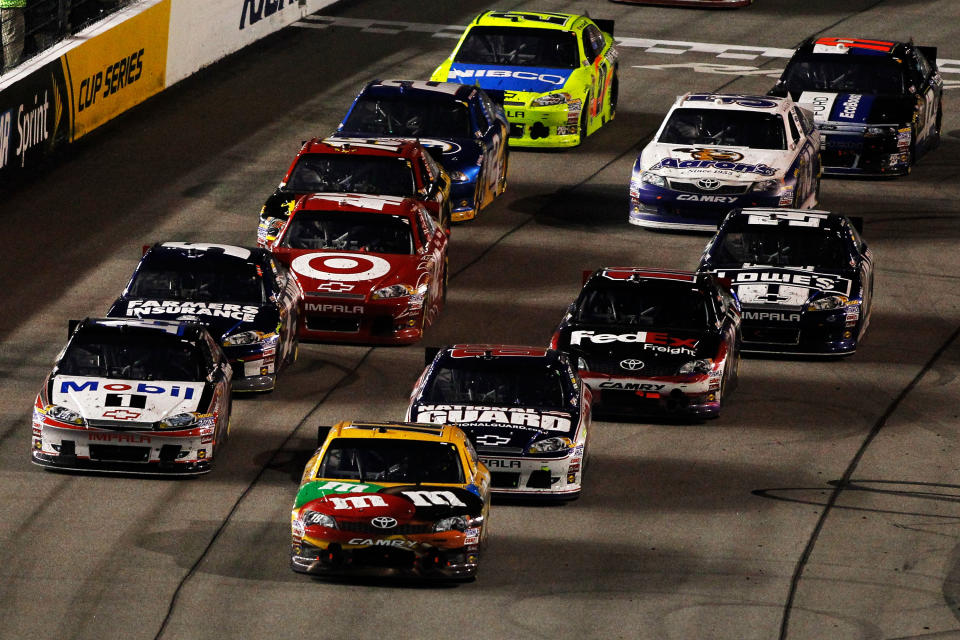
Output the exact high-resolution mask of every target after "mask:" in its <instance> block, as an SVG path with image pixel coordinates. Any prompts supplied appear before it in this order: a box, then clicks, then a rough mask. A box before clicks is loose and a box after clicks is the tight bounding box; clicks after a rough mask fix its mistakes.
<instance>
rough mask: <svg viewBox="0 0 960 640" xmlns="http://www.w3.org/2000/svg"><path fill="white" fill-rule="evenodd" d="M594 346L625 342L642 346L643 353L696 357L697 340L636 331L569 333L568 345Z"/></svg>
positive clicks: (578, 331) (656, 332)
mask: <svg viewBox="0 0 960 640" xmlns="http://www.w3.org/2000/svg"><path fill="white" fill-rule="evenodd" d="M584 340H586V341H588V342H591V343H594V344H611V343H614V342H625V343H632V344H643V350H644V351H652V352H654V353H667V354H674V355H676V354H680V353H682V354H686V355H691V356H692V355H696V349H697V345H698V344H699V342H700V341H699V340H697V339H696V338H677V337H675V336H670V335H667V334H666V333H664V332H659V331H637V332H636V333H620V334H618V333H596V332H595V331H583V330H576V331H573V332H571V333H570V344H571V345H574V344H576V345H579V344H583V341H584Z"/></svg>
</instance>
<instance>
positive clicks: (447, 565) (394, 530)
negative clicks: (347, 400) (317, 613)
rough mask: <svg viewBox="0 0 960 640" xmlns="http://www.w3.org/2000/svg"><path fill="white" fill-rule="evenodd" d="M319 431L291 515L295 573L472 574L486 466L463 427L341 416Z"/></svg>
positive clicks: (480, 537) (483, 529) (486, 488)
mask: <svg viewBox="0 0 960 640" xmlns="http://www.w3.org/2000/svg"><path fill="white" fill-rule="evenodd" d="M319 435H320V448H319V449H317V451H316V453H314V455H313V457H312V458H310V461H309V462H307V465H306V468H305V469H304V471H303V478H302V480H301V482H300V490H299V491H298V492H297V497H296V499H295V500H294V503H293V512H292V513H291V521H290V524H291V532H292V544H291V549H290V566H291V568H292V569H293V570H294V571H297V572H300V573H311V574H337V573H374V574H380V573H386V574H389V575H401V576H403V575H417V576H425V577H436V578H452V579H470V578H472V577H474V576H475V575H476V572H477V567H478V565H479V561H480V554H481V552H482V550H483V547H484V545H485V541H486V535H487V526H488V525H487V517H488V511H489V507H490V473H489V471H487V468H486V467H485V466H484V465H483V463H482V462H480V461H479V460H478V459H477V454H476V452H475V451H474V450H473V447H472V446H471V445H470V441H469V440H467V438H466V436H465V435H464V433H463V432H462V431H460V429H457V428H456V427H451V426H443V425H426V424H409V423H397V422H382V423H361V422H341V423H340V424H338V425H336V426H334V427H333V428H327V427H320V429H319Z"/></svg>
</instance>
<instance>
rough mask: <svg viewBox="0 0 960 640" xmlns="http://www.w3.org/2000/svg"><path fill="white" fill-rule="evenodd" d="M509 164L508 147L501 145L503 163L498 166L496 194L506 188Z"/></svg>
mask: <svg viewBox="0 0 960 640" xmlns="http://www.w3.org/2000/svg"><path fill="white" fill-rule="evenodd" d="M509 166H510V148H509V147H508V146H507V145H506V143H504V145H503V163H502V164H501V166H500V180H498V181H497V195H498V196H499V195H501V194H503V192H504V191H506V190H507V169H508V168H509Z"/></svg>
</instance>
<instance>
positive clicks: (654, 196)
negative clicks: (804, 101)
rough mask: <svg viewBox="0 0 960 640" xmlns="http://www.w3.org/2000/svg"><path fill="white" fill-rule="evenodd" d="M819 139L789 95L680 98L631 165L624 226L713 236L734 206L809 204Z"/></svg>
mask: <svg viewBox="0 0 960 640" xmlns="http://www.w3.org/2000/svg"><path fill="white" fill-rule="evenodd" d="M819 151H820V134H819V133H818V132H817V130H816V127H815V126H814V124H813V116H812V114H811V113H810V112H809V111H807V110H806V109H801V108H800V107H799V106H797V105H796V104H794V103H793V101H792V100H790V99H789V98H775V97H764V96H759V97H758V96H741V95H731V94H715V93H688V94H686V95H683V96H680V97H679V98H677V101H676V102H675V103H674V105H673V107H672V108H671V109H670V111H669V112H668V113H667V117H666V118H665V119H664V121H663V124H661V125H660V130H659V131H657V134H656V136H654V139H653V141H652V142H651V143H650V144H648V145H647V146H646V147H645V148H644V150H643V152H642V153H641V154H640V157H638V158H637V161H636V162H635V163H634V165H633V175H632V177H631V179H630V217H629V221H630V223H631V224H635V225H639V226H641V227H651V228H671V229H686V230H697V231H711V232H712V231H714V230H716V228H717V224H718V223H719V222H720V220H722V219H723V216H725V215H726V214H727V212H728V211H730V210H731V209H734V208H736V207H745V206H766V207H789V206H792V207H801V208H810V207H813V206H814V205H816V204H817V198H818V193H819V190H820V157H819Z"/></svg>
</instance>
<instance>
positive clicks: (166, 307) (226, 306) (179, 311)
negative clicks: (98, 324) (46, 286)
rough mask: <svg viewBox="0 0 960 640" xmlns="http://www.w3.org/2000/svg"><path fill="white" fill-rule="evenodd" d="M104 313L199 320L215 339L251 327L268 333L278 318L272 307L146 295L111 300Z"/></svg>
mask: <svg viewBox="0 0 960 640" xmlns="http://www.w3.org/2000/svg"><path fill="white" fill-rule="evenodd" d="M107 316H108V317H111V318H149V319H158V320H192V321H194V322H201V323H203V324H204V325H206V326H207V328H208V329H209V331H210V335H212V336H213V337H214V338H216V339H217V340H218V341H219V340H221V339H222V338H223V337H225V336H227V335H228V334H231V333H239V332H241V331H248V330H252V329H257V330H261V331H265V332H271V331H273V330H274V329H275V328H276V326H277V322H278V320H279V315H278V313H277V310H276V309H275V308H274V307H273V306H263V307H260V306H256V305H244V304H230V303H217V302H189V301H179V300H151V299H147V298H119V299H118V300H117V301H116V302H114V303H113V306H112V307H111V308H110V311H109V312H107Z"/></svg>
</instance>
